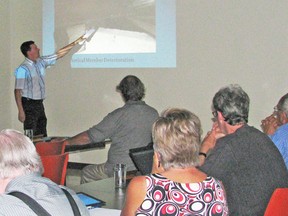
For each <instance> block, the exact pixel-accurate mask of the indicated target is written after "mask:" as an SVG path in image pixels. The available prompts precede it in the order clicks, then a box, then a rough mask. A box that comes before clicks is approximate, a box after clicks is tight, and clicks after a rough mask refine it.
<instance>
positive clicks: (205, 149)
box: [200, 85, 288, 215]
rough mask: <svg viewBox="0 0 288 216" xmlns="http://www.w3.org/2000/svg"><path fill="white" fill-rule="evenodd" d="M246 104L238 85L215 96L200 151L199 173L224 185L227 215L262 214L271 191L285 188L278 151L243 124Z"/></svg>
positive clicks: (287, 179) (285, 176) (284, 172)
mask: <svg viewBox="0 0 288 216" xmlns="http://www.w3.org/2000/svg"><path fill="white" fill-rule="evenodd" d="M249 101H250V99H249V97H248V95H247V94H246V92H244V91H243V89H242V88H241V87H240V86H238V85H229V86H227V87H225V88H222V89H220V90H219V91H218V92H217V93H216V94H215V96H214V98H213V115H214V118H215V123H214V125H213V128H212V130H211V131H210V132H208V134H207V136H206V137H205V139H204V140H203V142H202V147H201V151H200V158H201V160H202V163H203V162H204V165H202V166H201V170H203V171H204V172H206V173H207V174H208V175H211V176H214V177H215V178H218V179H219V180H221V181H222V182H223V184H224V187H225V189H226V195H227V201H228V206H229V214H230V215H264V211H265V209H266V206H267V204H268V202H269V199H270V197H271V195H272V193H273V191H274V190H275V189H276V188H278V187H288V172H287V169H286V167H285V164H284V161H283V158H282V156H281V154H280V153H279V151H278V149H277V148H276V146H275V145H274V144H273V142H272V141H271V140H270V139H269V138H268V137H267V136H266V135H265V134H264V133H262V132H261V131H259V130H257V129H256V128H254V127H251V126H249V125H248V124H247V122H248V113H249ZM209 151H211V152H210V154H209ZM206 154H208V156H207V158H206V159H205V157H206Z"/></svg>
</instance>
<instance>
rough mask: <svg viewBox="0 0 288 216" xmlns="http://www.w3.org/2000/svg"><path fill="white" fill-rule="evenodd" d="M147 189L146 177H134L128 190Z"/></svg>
mask: <svg viewBox="0 0 288 216" xmlns="http://www.w3.org/2000/svg"><path fill="white" fill-rule="evenodd" d="M137 188H138V189H140V188H141V189H143V188H144V189H145V188H146V176H136V177H134V178H133V179H132V180H131V181H130V183H129V186H128V189H137Z"/></svg>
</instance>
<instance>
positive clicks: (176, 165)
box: [121, 108, 228, 216]
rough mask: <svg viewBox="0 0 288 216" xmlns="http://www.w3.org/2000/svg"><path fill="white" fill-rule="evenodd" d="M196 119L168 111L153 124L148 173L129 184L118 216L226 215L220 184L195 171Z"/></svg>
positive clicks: (198, 136) (198, 134)
mask: <svg viewBox="0 0 288 216" xmlns="http://www.w3.org/2000/svg"><path fill="white" fill-rule="evenodd" d="M201 133H202V129H201V123H200V120H199V118H198V117H197V116H196V115H194V114H193V113H191V112H189V111H188V110H184V109H176V108H174V109H168V110H165V111H164V112H163V113H162V115H161V117H159V118H158V120H157V121H156V122H155V123H154V125H153V129H152V134H153V142H154V158H153V169H152V173H153V174H150V175H147V176H138V177H135V178H133V179H132V180H131V182H130V183H129V186H128V188H127V194H126V201H125V205H124V208H123V209H122V212H121V215H122V216H124V215H125V216H129V215H228V206H227V202H226V195H225V190H224V187H223V185H222V183H221V182H220V181H219V180H217V179H215V178H213V177H211V176H207V175H206V174H205V173H203V172H201V171H200V170H198V169H197V168H196V167H197V166H198V164H199V148H200V143H201V142H200V141H201Z"/></svg>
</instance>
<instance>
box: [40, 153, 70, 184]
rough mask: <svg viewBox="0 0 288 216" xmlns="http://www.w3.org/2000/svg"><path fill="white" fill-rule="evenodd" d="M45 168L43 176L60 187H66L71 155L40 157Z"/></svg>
mask: <svg viewBox="0 0 288 216" xmlns="http://www.w3.org/2000/svg"><path fill="white" fill-rule="evenodd" d="M40 157H41V160H42V164H43V167H44V173H43V176H44V177H46V178H49V179H51V180H52V181H53V182H55V183H56V184H59V185H64V184H65V180H66V172H67V164H68V159H69V154H68V153H64V154H61V155H47V156H40Z"/></svg>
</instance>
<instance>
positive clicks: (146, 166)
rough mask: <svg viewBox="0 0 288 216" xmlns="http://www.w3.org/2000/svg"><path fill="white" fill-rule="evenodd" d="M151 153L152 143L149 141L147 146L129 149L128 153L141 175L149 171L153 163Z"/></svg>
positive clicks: (152, 151) (152, 152)
mask: <svg viewBox="0 0 288 216" xmlns="http://www.w3.org/2000/svg"><path fill="white" fill-rule="evenodd" d="M153 154H154V150H153V144H152V143H150V144H149V145H148V146H144V147H139V148H134V149H130V150H129V155H130V157H131V159H132V161H133V162H134V164H135V166H136V168H137V169H138V170H139V171H140V173H141V174H142V175H147V174H149V173H151V171H152V165H153Z"/></svg>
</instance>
